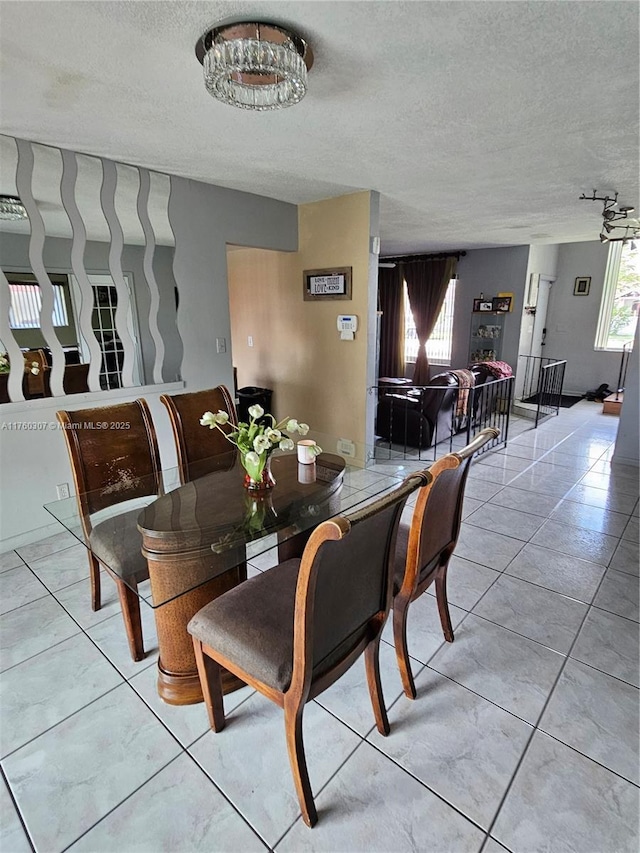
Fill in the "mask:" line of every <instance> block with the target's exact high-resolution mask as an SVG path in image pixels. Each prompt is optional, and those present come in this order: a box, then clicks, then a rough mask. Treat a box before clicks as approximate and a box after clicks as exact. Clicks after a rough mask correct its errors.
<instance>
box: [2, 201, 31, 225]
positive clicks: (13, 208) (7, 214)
mask: <svg viewBox="0 0 640 853" xmlns="http://www.w3.org/2000/svg"><path fill="white" fill-rule="evenodd" d="M26 218H27V211H26V209H25V206H24V204H23V203H22V202H21V201H20V199H19V198H18V197H17V196H13V195H0V219H7V220H8V219H13V220H16V219H26Z"/></svg>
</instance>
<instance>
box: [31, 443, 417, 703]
mask: <svg viewBox="0 0 640 853" xmlns="http://www.w3.org/2000/svg"><path fill="white" fill-rule="evenodd" d="M313 437H314V438H315V439H316V441H317V442H318V443H319V444H320V446H322V447H325V448H326V447H336V446H338V447H339V446H340V444H339V443H338V442H337V441H336V440H335V439H330V438H329V437H328V436H321V435H319V436H313ZM349 449H350V450H351V451H352V452H353V453H354V456H353V457H351V458H350V457H344V456H343V455H340V454H338V453H329V452H323V453H322V454H321V455H320V456H318V457H317V460H316V461H315V462H314V463H311V464H300V463H299V462H298V459H297V455H296V453H295V452H293V453H279V452H278V453H275V454H274V455H273V457H272V459H271V470H272V473H273V476H274V478H275V485H274V486H273V488H271V489H268V490H265V491H257V492H255V491H251V490H249V489H247V488H246V487H245V485H244V469H243V468H242V466H241V464H240V460H239V457H238V454H237V452H236V451H235V450H234V449H232V450H230V452H228V453H222V454H219V455H218V456H215V457H211V458H210V459H207V460H203V461H202V462H199V463H198V466H197V470H195V471H194V469H193V467H192V468H191V469H190V472H189V476H190V479H188V481H186V482H185V480H187V477H186V475H185V472H184V471H181V470H180V469H179V468H171V469H165V470H163V471H162V493H161V494H146V495H145V496H144V497H137V498H135V499H134V500H127V501H123V502H119V503H116V504H114V505H112V506H108V507H106V508H105V509H101V510H100V511H99V512H95V513H92V514H91V516H90V517H88V518H85V519H83V518H82V514H81V510H80V508H79V502H78V501H77V499H76V497H75V496H73V497H70V498H66V499H64V500H58V501H54V502H52V503H48V504H45V509H46V510H47V511H48V512H49V513H50V514H51V515H52V516H54V517H55V518H56V519H57V520H58V521H59V522H60V523H61V524H63V525H64V527H65V528H66V529H67V530H69V531H70V532H71V533H73V534H74V535H75V536H76V538H77V539H78V541H80V542H81V543H83V544H84V545H85V546H86V547H87V548H90V549H91V550H92V551H93V553H94V554H95V556H96V557H97V558H98V559H99V560H100V562H101V563H102V564H103V565H104V566H106V567H108V568H109V569H110V571H112V572H113V573H114V574H116V575H118V576H119V577H122V579H123V581H124V582H125V583H127V585H128V586H129V587H130V588H131V589H133V590H134V591H135V592H136V594H137V595H138V597H139V598H140V600H141V602H142V603H143V604H144V605H148V606H149V607H151V608H153V610H154V616H155V622H156V628H157V634H158V648H159V658H158V693H159V695H160V696H161V698H162V699H164V701H166V702H168V703H169V704H176V705H183V704H192V703H194V702H200V701H202V692H201V689H200V681H199V678H198V672H197V667H196V663H195V657H194V653H193V644H192V641H191V637H190V635H189V634H188V632H187V624H188V622H189V620H190V619H191V617H192V616H193V615H194V614H195V613H196V612H197V611H198V610H200V608H202V607H204V605H205V604H208V603H209V602H210V601H212V600H213V599H215V598H216V597H218V596H219V595H222V594H223V593H224V592H226V591H228V590H229V589H232V588H233V587H234V586H237V585H238V584H239V583H242V582H243V581H244V580H246V577H247V563H248V562H251V561H252V560H255V559H256V558H258V557H259V556H260V555H262V554H264V553H266V552H267V551H270V550H271V549H274V548H275V549H277V558H275V557H274V563H275V562H278V561H283V560H286V559H289V558H291V557H299V556H301V554H302V551H303V549H304V545H305V543H306V541H307V539H308V537H309V535H310V534H311V532H312V531H313V529H314V528H315V527H316V526H317V525H318V524H319V523H320V522H321V521H323V520H325V519H327V518H330V517H332V516H335V515H338V514H341V513H346V512H348V511H350V510H351V509H355V508H356V507H359V506H362V505H364V504H365V503H368V502H370V501H371V500H373V499H375V498H376V497H378V496H380V495H382V494H384V493H385V492H387V491H389V490H390V489H393V488H395V487H396V486H397V485H399V483H400V482H401V481H402V479H403V477H404V476H405V475H406V474H407V470H406V468H405V464H404V463H403V462H402V460H400V459H399V460H398V461H397V463H396V462H395V461H394V460H386V462H385V465H384V466H375V467H374V468H373V469H371V468H367V467H364V460H366V459H368V458H371V455H372V454H370V453H369V452H368V451H369V449H368V448H366V447H364V446H362V445H360V446H355V445H352V446H351V447H350V448H349ZM135 485H136V488H137V493H138V494H140V492H141V491H142V492H144V491H145V489H144V484H141V483H136V484H135ZM148 491H151V488H150V489H149V490H148ZM100 497H101V498H103V497H104V498H105V499H101V500H98V501H96V502H92V503H93V505H104V504H105V502H106V503H110V501H109V500H108V499H107V498H106V497H105V496H100ZM98 526H99V528H100V531H101V532H100V536H99V537H95V536H93V535H92V531H95V530H96V529H97V528H98ZM132 527H133V528H137V531H138V532H139V536H140V540H139V541H140V548H141V551H142V554H143V555H144V556H145V557H146V559H147V564H148V569H149V583H148V584H143V585H141V586H138V584H137V583H135V581H134V582H130V581H129V579H128V578H127V577H126V576H125V575H124V574H123V573H122V572H121V571H120V572H119V571H118V565H119V561H118V560H116V559H115V558H114V554H118V547H119V545H120V544H121V543H122V542H124V541H131V535H129V536H127V533H129V534H130V533H131V530H132ZM90 535H91V539H92V541H91V543H90V542H89V536H90ZM97 538H98V539H99V543H101V544H97V543H96V539H97ZM134 539H137V537H136V536H135V535H134ZM223 686H224V689H225V691H226V692H229V691H231V690H233V689H237V688H238V687H240V686H242V683H241V682H239V681H238V680H237V679H236V678H235V677H234V676H232V675H231V674H230V673H225V674H224V676H223Z"/></svg>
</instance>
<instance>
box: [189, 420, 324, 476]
mask: <svg viewBox="0 0 640 853" xmlns="http://www.w3.org/2000/svg"><path fill="white" fill-rule="evenodd" d="M263 417H265V411H264V409H263V408H262V406H259V405H257V404H256V405H254V406H250V407H249V419H250V420H249V423H248V424H247V423H244V422H243V421H240V422H239V423H237V424H234V423H233V422H232V421H230V419H229V415H228V413H227V412H223V411H218V412H216V413H215V414H214V413H213V412H205V413H204V415H203V416H202V417H201V418H200V424H201V426H205V427H209V429H217V430H219V431H220V432H221V433H222V435H224V437H225V438H226V439H227V441H229V442H231V444H234V445H235V446H236V447H237V448H238V450H239V451H240V458H241V461H242V464H243V466H244V468H245V470H246V472H247V474H248V475H249V477H250V478H251V480H252V481H254V482H259V481H260V479H261V477H262V471H263V469H264V466H265V464H266V462H267V459H268V458H269V457H270V456H271V454H272V453H273V451H274V450H278V449H279V450H293V449H294V448H295V444H294V442H293V439H292V438H290V437H289V436H288V435H285V433H293V434H297V435H306V434H307V433H308V432H309V425H308V424H303V423H298V421H297V420H296V419H295V418H284V420H282V421H280V422H277V421H276V419H275V418H274V417H273V415H271V414H267V415H266V417H267V418H270V419H271V425H270V426H268V425H265V424H264V423H262V424H260V423H258V420H259V419H260V418H263ZM226 424H231V426H232V427H233V429H232V431H231V432H226V431H225V430H223V429H222V427H223V426H225V425H226ZM310 449H311V452H312V453H313V454H314V455H315V456H317V455H318V454H319V453H322V448H321V447H318V445H317V444H314V445H313V446H312V447H311V448H310Z"/></svg>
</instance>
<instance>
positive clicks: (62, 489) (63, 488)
mask: <svg viewBox="0 0 640 853" xmlns="http://www.w3.org/2000/svg"><path fill="white" fill-rule="evenodd" d="M56 492H57V493H58V500H59V501H62V500H64V499H65V498H68V497H69V483H60V485H59V486H56Z"/></svg>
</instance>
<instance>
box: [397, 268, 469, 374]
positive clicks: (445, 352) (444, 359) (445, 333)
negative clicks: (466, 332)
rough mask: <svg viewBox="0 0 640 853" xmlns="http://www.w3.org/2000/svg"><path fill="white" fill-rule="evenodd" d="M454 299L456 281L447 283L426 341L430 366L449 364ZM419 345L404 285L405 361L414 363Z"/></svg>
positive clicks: (452, 280)
mask: <svg viewBox="0 0 640 853" xmlns="http://www.w3.org/2000/svg"><path fill="white" fill-rule="evenodd" d="M455 298H456V280H455V279H454V278H452V279H451V281H450V282H449V287H448V288H447V294H446V296H445V298H444V302H443V303H442V308H441V309H440V314H439V315H438V319H437V320H436V324H435V326H434V327H433V332H432V333H431V337H430V338H429V340H428V341H427V358H428V359H429V361H430V362H431V364H451V347H452V344H453V308H454V303H455ZM419 347H420V343H419V341H418V335H417V334H416V326H415V323H414V322H413V314H412V313H411V306H410V305H409V295H408V293H407V285H406V283H405V284H404V358H405V361H416V359H417V358H418V349H419Z"/></svg>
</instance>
